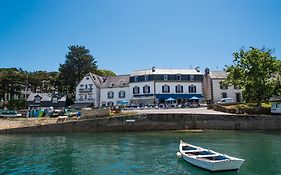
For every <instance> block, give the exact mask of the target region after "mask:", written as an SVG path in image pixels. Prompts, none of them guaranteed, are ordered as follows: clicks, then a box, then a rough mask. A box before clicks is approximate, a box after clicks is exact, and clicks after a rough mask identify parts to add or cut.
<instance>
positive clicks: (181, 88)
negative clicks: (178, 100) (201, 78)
mask: <svg viewBox="0 0 281 175" xmlns="http://www.w3.org/2000/svg"><path fill="white" fill-rule="evenodd" d="M176 93H183V86H182V85H180V84H179V85H177V86H176Z"/></svg>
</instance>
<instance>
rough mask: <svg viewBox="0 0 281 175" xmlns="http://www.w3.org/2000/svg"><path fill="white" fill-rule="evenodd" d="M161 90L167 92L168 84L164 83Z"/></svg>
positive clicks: (168, 89)
mask: <svg viewBox="0 0 281 175" xmlns="http://www.w3.org/2000/svg"><path fill="white" fill-rule="evenodd" d="M162 92H163V93H169V92H170V86H168V85H166V84H165V85H164V86H162Z"/></svg>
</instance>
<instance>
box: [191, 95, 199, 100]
mask: <svg viewBox="0 0 281 175" xmlns="http://www.w3.org/2000/svg"><path fill="white" fill-rule="evenodd" d="M199 99H200V98H198V97H195V96H193V97H191V98H190V99H189V100H199Z"/></svg>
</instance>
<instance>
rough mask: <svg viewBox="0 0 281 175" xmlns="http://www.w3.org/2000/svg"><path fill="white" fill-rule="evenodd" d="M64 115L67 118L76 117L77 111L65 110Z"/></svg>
mask: <svg viewBox="0 0 281 175" xmlns="http://www.w3.org/2000/svg"><path fill="white" fill-rule="evenodd" d="M64 111H65V115H67V116H68V117H74V116H78V110H76V109H72V108H71V109H65V110H64Z"/></svg>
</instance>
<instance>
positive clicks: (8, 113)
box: [0, 110, 22, 117]
mask: <svg viewBox="0 0 281 175" xmlns="http://www.w3.org/2000/svg"><path fill="white" fill-rule="evenodd" d="M21 116H22V115H21V114H18V113H17V111H14V110H1V111H0V117H21Z"/></svg>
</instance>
